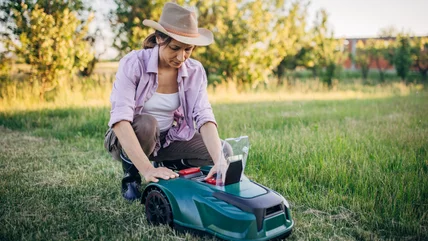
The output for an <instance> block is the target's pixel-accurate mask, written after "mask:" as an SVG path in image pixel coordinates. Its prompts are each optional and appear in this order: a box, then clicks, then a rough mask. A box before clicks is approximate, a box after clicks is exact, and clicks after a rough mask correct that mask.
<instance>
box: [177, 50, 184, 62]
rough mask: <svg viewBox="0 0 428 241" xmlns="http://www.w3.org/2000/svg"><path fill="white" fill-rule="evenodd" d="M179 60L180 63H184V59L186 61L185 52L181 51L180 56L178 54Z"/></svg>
mask: <svg viewBox="0 0 428 241" xmlns="http://www.w3.org/2000/svg"><path fill="white" fill-rule="evenodd" d="M177 59H178V60H179V61H180V62H183V61H184V59H185V51H184V50H183V51H180V52H179V53H178V54H177Z"/></svg>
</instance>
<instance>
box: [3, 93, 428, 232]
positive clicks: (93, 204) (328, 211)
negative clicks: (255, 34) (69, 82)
mask: <svg viewBox="0 0 428 241" xmlns="http://www.w3.org/2000/svg"><path fill="white" fill-rule="evenodd" d="M427 103H428V93H427V92H419V93H413V94H411V95H409V96H405V97H390V98H383V99H362V100H341V101H332V100H328V101H327V100H326V101H281V102H248V103H234V104H220V103H218V104H215V105H214V106H213V107H214V110H215V113H216V117H217V121H218V124H219V127H220V130H219V131H220V136H221V137H223V138H226V137H236V136H240V135H248V136H249V137H250V141H251V151H250V156H249V160H248V163H247V169H246V173H247V175H248V176H250V177H251V178H252V179H254V180H255V181H257V182H260V183H262V184H263V185H266V186H268V187H271V188H272V189H274V190H277V191H278V192H280V193H281V194H282V195H284V196H285V197H286V198H287V199H288V200H289V201H290V203H291V204H292V212H293V217H294V219H295V221H296V226H295V228H294V232H293V234H292V235H291V236H290V238H289V240H302V239H303V240H307V239H309V240H377V239H379V240H384V239H396V240H418V239H419V240H427V239H428V211H427V210H428V104H427ZM108 114H109V109H108V108H101V107H91V108H89V107H88V108H64V109H50V110H47V109H42V110H37V111H4V112H0V126H3V127H0V132H1V133H2V134H1V135H0V226H1V228H0V240H76V239H81V240H92V239H96V240H199V238H197V237H193V236H191V235H189V234H186V235H183V234H176V233H174V231H172V230H170V229H168V228H165V227H160V228H159V227H152V226H149V225H147V223H146V221H145V217H144V209H143V207H142V206H141V205H140V204H138V203H132V204H129V203H127V202H125V201H124V200H122V198H121V196H120V189H119V184H120V179H121V170H120V165H119V163H117V162H115V161H113V160H111V159H110V157H109V156H108V155H107V154H106V153H105V151H104V150H103V135H104V131H105V129H106V123H107V121H108Z"/></svg>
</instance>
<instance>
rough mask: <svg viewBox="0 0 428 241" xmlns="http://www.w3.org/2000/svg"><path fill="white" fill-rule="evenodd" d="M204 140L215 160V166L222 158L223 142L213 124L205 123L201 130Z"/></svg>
mask: <svg viewBox="0 0 428 241" xmlns="http://www.w3.org/2000/svg"><path fill="white" fill-rule="evenodd" d="M200 132H201V135H202V140H203V141H204V144H205V146H206V147H207V149H208V153H210V156H211V158H212V159H213V162H214V164H215V163H216V162H217V161H218V160H219V158H220V157H221V150H222V147H221V141H220V137H219V136H218V131H217V126H216V125H215V124H214V123H212V122H207V123H205V124H204V125H203V126H202V127H201V129H200Z"/></svg>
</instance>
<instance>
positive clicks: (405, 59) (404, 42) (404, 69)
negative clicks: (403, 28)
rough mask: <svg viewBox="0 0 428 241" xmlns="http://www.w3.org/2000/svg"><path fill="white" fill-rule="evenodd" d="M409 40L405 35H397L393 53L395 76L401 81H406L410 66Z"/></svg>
mask: <svg viewBox="0 0 428 241" xmlns="http://www.w3.org/2000/svg"><path fill="white" fill-rule="evenodd" d="M411 51H412V49H411V46H410V38H409V36H407V35H399V36H398V37H397V41H396V48H395V52H394V65H395V70H396V71H397V75H398V76H400V77H401V79H402V80H403V81H406V78H407V75H408V74H409V72H410V67H411V66H412V54H411Z"/></svg>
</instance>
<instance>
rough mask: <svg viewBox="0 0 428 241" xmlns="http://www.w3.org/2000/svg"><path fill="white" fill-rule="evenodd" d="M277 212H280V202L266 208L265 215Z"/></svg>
mask: <svg viewBox="0 0 428 241" xmlns="http://www.w3.org/2000/svg"><path fill="white" fill-rule="evenodd" d="M278 212H282V204H279V205H275V206H272V207H270V208H266V216H270V215H272V214H276V213H278Z"/></svg>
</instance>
